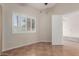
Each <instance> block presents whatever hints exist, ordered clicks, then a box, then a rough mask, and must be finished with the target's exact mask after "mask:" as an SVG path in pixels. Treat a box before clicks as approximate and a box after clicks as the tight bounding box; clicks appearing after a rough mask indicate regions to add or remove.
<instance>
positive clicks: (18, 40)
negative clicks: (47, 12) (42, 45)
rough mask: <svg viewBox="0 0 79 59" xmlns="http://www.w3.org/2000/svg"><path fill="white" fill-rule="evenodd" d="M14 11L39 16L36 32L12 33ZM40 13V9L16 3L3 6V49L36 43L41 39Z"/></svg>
mask: <svg viewBox="0 0 79 59" xmlns="http://www.w3.org/2000/svg"><path fill="white" fill-rule="evenodd" d="M13 12H17V13H21V14H26V15H29V16H36V17H37V20H36V21H37V22H36V23H37V27H36V33H23V34H13V33H12V13H13ZM38 13H39V11H37V10H36V9H33V8H32V7H29V6H26V7H25V6H24V7H23V6H19V5H16V4H6V5H5V6H4V7H3V29H4V30H3V51H5V50H9V49H12V48H16V47H21V46H24V45H28V44H32V43H36V42H38V41H39V35H38V34H39V25H38V22H39V20H38Z"/></svg>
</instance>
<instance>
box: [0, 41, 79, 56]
mask: <svg viewBox="0 0 79 59" xmlns="http://www.w3.org/2000/svg"><path fill="white" fill-rule="evenodd" d="M2 55H3V56H79V43H73V42H68V41H65V42H64V46H52V44H51V43H50V42H39V43H35V44H32V45H28V46H24V47H21V48H16V49H13V50H9V51H6V52H3V53H2Z"/></svg>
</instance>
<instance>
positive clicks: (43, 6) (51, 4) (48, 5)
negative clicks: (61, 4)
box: [20, 3, 56, 10]
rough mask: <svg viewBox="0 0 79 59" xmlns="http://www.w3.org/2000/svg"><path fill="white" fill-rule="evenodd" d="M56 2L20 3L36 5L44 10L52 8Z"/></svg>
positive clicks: (35, 6)
mask: <svg viewBox="0 0 79 59" xmlns="http://www.w3.org/2000/svg"><path fill="white" fill-rule="evenodd" d="M55 4H56V3H48V4H47V5H45V4H44V3H24V4H20V5H24V6H26V5H29V6H31V7H34V8H36V9H38V10H44V9H47V8H52V7H54V6H55Z"/></svg>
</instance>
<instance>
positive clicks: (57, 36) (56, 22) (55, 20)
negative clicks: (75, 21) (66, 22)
mask: <svg viewBox="0 0 79 59" xmlns="http://www.w3.org/2000/svg"><path fill="white" fill-rule="evenodd" d="M62 40H63V24H62V16H61V15H53V16H52V45H62V44H63V43H62Z"/></svg>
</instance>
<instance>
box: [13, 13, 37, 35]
mask: <svg viewBox="0 0 79 59" xmlns="http://www.w3.org/2000/svg"><path fill="white" fill-rule="evenodd" d="M15 16H23V17H25V18H26V22H27V18H30V19H31V20H30V22H31V30H30V31H27V26H26V31H23V32H15V31H14V30H13V29H14V25H13V19H14V17H15ZM32 19H34V20H35V30H34V31H33V30H32ZM26 24H27V23H26ZM35 32H36V17H32V16H27V15H21V14H20V13H14V12H13V14H12V33H13V34H17V33H35Z"/></svg>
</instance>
